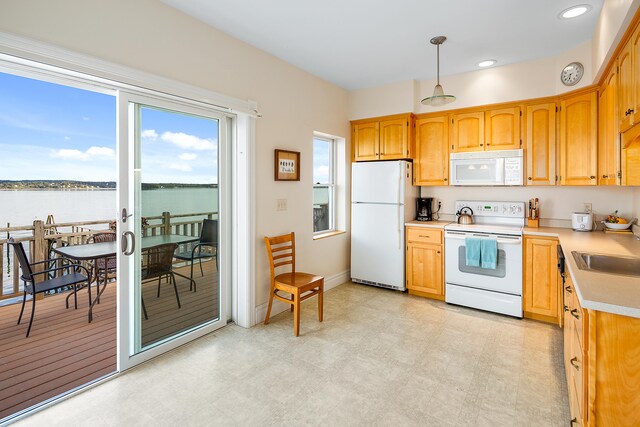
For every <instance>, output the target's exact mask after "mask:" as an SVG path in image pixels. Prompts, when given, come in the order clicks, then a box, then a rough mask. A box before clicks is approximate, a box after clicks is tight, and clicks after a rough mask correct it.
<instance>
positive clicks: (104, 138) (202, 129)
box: [0, 73, 218, 183]
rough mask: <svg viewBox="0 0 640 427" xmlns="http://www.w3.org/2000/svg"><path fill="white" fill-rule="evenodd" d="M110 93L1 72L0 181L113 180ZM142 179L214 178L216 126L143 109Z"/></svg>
mask: <svg viewBox="0 0 640 427" xmlns="http://www.w3.org/2000/svg"><path fill="white" fill-rule="evenodd" d="M115 108H116V98H115V96H112V95H109V94H103V93H98V92H91V91H88V90H83V89H76V88H72V87H68V86H62V85H58V84H53V83H47V82H43V81H38V80H33V79H28V78H23V77H19V76H14V75H11V74H5V73H0V153H2V161H1V162H0V179H10V180H20V179H70V180H79V181H115V178H116V119H115V118H116V110H115ZM142 129H143V132H142V136H143V138H142V141H143V145H142V157H143V161H142V168H143V181H144V182H181V183H211V182H217V153H218V150H217V148H218V143H217V142H218V141H217V136H218V124H217V122H216V121H214V120H209V119H204V118H200V117H192V116H186V115H182V114H175V113H168V112H164V111H159V110H152V109H149V108H144V109H143V113H142Z"/></svg>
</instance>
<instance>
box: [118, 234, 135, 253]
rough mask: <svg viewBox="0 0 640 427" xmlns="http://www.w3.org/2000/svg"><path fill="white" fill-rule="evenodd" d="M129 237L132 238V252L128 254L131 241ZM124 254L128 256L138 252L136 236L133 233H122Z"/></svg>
mask: <svg viewBox="0 0 640 427" xmlns="http://www.w3.org/2000/svg"><path fill="white" fill-rule="evenodd" d="M127 236H131V250H130V251H128V252H127V249H128V248H129V239H128V238H127ZM121 249H122V253H123V254H124V255H126V256H130V255H133V252H134V251H135V250H136V235H135V234H133V231H125V232H124V233H122V244H121Z"/></svg>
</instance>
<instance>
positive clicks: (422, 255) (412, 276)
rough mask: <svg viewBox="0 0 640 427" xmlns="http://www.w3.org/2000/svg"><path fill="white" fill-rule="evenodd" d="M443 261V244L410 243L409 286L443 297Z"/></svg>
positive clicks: (408, 250)
mask: <svg viewBox="0 0 640 427" xmlns="http://www.w3.org/2000/svg"><path fill="white" fill-rule="evenodd" d="M442 262H443V257H442V245H428V244H415V243H410V244H408V245H407V288H408V289H409V290H410V291H411V290H414V291H418V292H422V293H426V294H429V296H433V297H434V298H437V299H443V297H444V282H443V280H442V279H443V275H442Z"/></svg>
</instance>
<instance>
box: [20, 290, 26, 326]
mask: <svg viewBox="0 0 640 427" xmlns="http://www.w3.org/2000/svg"><path fill="white" fill-rule="evenodd" d="M25 302H27V290H26V289H25V291H24V292H23V294H22V308H21V309H20V316H18V325H19V324H20V322H21V321H22V313H24V303H25Z"/></svg>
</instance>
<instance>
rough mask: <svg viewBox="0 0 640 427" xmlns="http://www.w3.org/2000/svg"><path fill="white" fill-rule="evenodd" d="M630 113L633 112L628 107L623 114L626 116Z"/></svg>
mask: <svg viewBox="0 0 640 427" xmlns="http://www.w3.org/2000/svg"><path fill="white" fill-rule="evenodd" d="M630 114H633V108H629V109H628V110H627V111H625V112H624V115H625V116H628V115H630Z"/></svg>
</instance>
